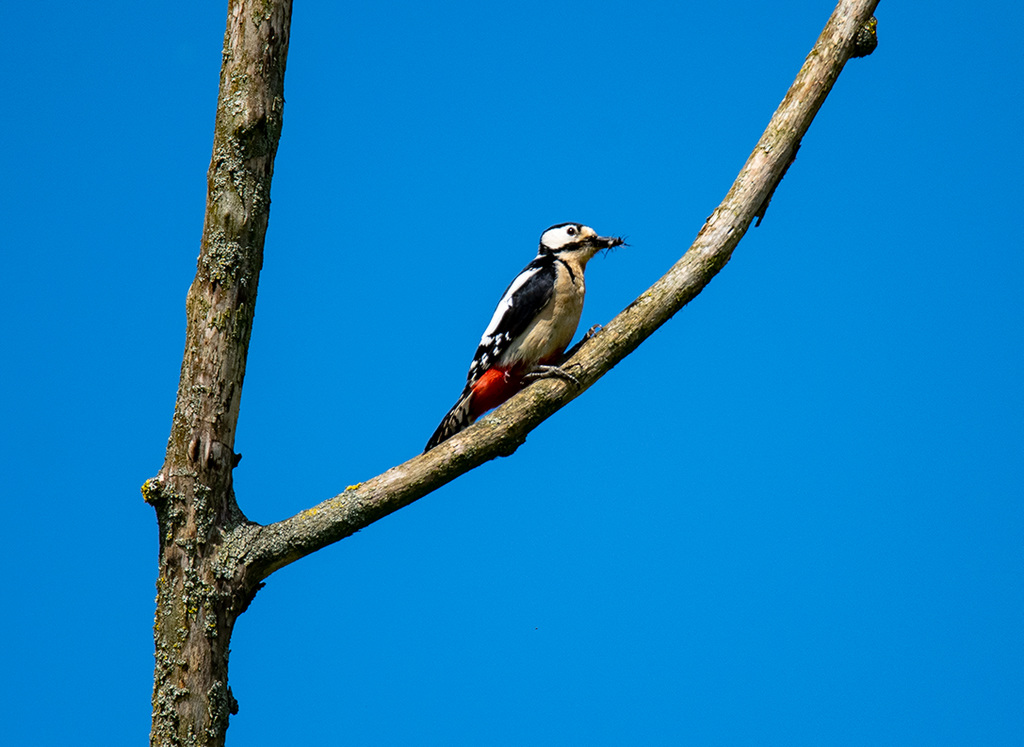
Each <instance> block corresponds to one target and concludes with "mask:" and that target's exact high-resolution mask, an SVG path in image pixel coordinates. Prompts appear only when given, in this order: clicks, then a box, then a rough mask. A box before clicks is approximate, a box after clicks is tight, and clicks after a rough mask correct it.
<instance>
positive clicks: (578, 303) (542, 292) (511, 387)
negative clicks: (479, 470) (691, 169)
mask: <svg viewBox="0 0 1024 747" xmlns="http://www.w3.org/2000/svg"><path fill="white" fill-rule="evenodd" d="M620 244H622V239H621V238H618V237H609V236H598V235H597V233H596V232H595V231H594V229H593V228H590V227H588V226H583V225H580V224H579V223H559V224H558V225H557V226H551V228H549V229H548V230H546V231H545V232H544V233H542V234H541V237H540V249H539V250H538V252H537V256H536V257H534V259H533V261H532V262H530V264H528V265H527V266H526V267H524V268H523V271H522V272H520V273H519V275H517V276H516V279H515V280H513V281H512V284H511V285H509V287H508V289H507V290H506V291H505V295H503V296H502V297H501V300H500V301H499V302H498V308H496V309H495V310H494V316H492V317H491V322H490V324H488V325H487V329H485V330H484V334H483V336H482V337H481V338H480V345H479V346H478V347H477V349H476V355H475V356H473V362H472V363H471V364H470V366H469V373H468V374H467V376H466V388H465V389H463V390H462V395H461V396H460V397H459V400H458V402H456V403H455V406H454V407H452V409H451V410H449V411H448V414H447V415H445V416H444V419H443V420H442V421H441V425H439V426H438V427H437V430H436V431H434V435H433V436H431V437H430V440H429V441H428V442H427V447H426V449H424V451H430V450H431V449H432V448H434V447H435V446H437V445H438V444H439V443H441V442H442V441H445V440H447V439H449V438H451V437H452V436H454V435H455V434H456V433H458V432H459V431H461V430H463V429H464V428H467V427H469V426H470V425H471V424H472V423H473V421H474V420H476V419H477V418H478V417H480V416H481V415H482V414H484V413H485V412H487V411H488V410H490V409H492V408H494V407H497V406H498V405H500V404H501V403H502V402H504V401H505V400H507V399H508V398H509V397H511V396H512V395H513V394H515V393H516V392H518V391H519V390H520V389H522V388H523V387H524V386H525V385H526V384H527V383H529V382H530V381H532V380H533V379H536V378H541V377H545V376H560V377H562V378H568V379H572V376H571V375H570V374H568V373H566V372H565V371H562V369H560V368H558V367H557V365H554V364H557V363H558V362H559V360H560V358H561V357H562V353H563V352H564V351H565V348H566V346H567V345H568V344H569V342H570V341H571V340H572V338H573V335H575V334H576V326H577V325H578V324H579V323H580V314H581V313H582V311H583V294H584V292H585V290H586V289H585V287H584V285H583V271H584V270H585V269H586V266H587V262H588V261H589V260H590V258H591V257H593V256H594V255H595V254H596V253H597V252H598V251H599V250H601V249H609V248H611V247H613V246H619V245H620Z"/></svg>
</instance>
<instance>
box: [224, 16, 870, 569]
mask: <svg viewBox="0 0 1024 747" xmlns="http://www.w3.org/2000/svg"><path fill="white" fill-rule="evenodd" d="M877 5H878V0H841V1H840V2H839V4H838V5H837V6H836V8H835V11H834V12H833V13H832V16H831V18H830V19H829V21H828V23H827V24H826V26H825V29H824V31H822V33H821V36H820V37H819V38H818V41H817V43H816V44H815V45H814V48H813V49H812V50H811V52H810V54H809V55H808V56H807V59H806V61H805V62H804V65H803V67H802V68H801V69H800V72H799V74H798V75H797V77H796V80H795V81H794V82H793V84H792V86H791V87H790V89H789V91H788V92H787V93H786V96H785V98H784V99H783V101H782V103H781V104H780V106H779V108H778V109H777V110H776V112H775V114H774V116H773V117H772V119H771V121H770V122H769V123H768V127H767V128H766V129H765V131H764V134H763V135H762V136H761V139H760V140H759V141H758V143H757V147H755V148H754V151H753V152H752V153H751V155H750V157H749V158H748V159H747V162H746V164H745V165H744V167H743V169H742V170H741V171H740V173H739V175H738V176H737V177H736V181H735V182H734V183H733V185H732V188H731V189H730V190H729V192H728V194H727V195H726V196H725V199H724V200H723V201H722V203H721V204H720V205H719V206H718V208H717V209H716V210H715V211H714V212H713V213H712V214H711V216H710V217H709V218H708V219H707V221H706V222H705V224H704V227H703V228H702V229H701V230H700V232H699V233H698V235H697V238H696V240H695V241H694V243H693V245H692V246H691V247H690V248H689V250H688V251H687V252H686V253H685V255H684V256H683V257H682V258H681V259H680V260H679V261H678V262H676V264H675V265H673V266H672V268H671V269H669V271H668V272H667V273H666V274H665V275H664V277H662V278H661V279H660V280H658V281H657V282H656V283H655V284H654V285H652V286H651V287H650V288H649V289H648V290H647V291H646V292H644V293H643V294H642V295H641V296H640V297H639V298H637V299H636V300H635V301H634V302H633V303H631V304H630V305H629V306H628V307H627V308H626V309H625V310H623V311H622V312H621V313H620V314H619V315H618V316H616V317H615V319H613V320H612V321H611V322H610V323H609V324H608V325H607V326H606V327H605V328H604V330H603V331H602V332H601V333H600V334H598V335H597V336H595V337H594V338H593V339H591V340H589V341H587V342H586V343H585V344H584V345H582V346H581V347H580V349H579V350H578V352H576V354H575V355H573V356H572V358H571V359H570V360H569V361H567V363H566V364H565V365H567V366H571V367H572V370H573V374H574V375H575V376H576V377H577V378H578V379H579V381H580V386H579V387H578V388H577V387H573V386H571V385H568V384H566V383H564V382H562V381H558V380H544V381H540V382H538V383H535V384H533V385H532V386H530V387H528V388H527V389H526V390H524V391H523V392H521V393H520V394H518V395H517V396H515V397H513V398H512V399H511V400H509V401H508V402H507V403H506V404H504V405H503V406H501V407H500V408H498V409H497V410H495V411H494V412H493V413H492V414H490V415H489V416H486V417H484V418H482V419H481V420H480V421H479V422H478V423H477V424H476V425H474V426H472V427H471V428H469V429H467V430H465V431H463V432H462V433H460V434H458V435H456V436H455V437H453V438H452V439H450V440H448V441H446V442H444V443H442V444H441V445H440V446H438V447H437V448H435V449H433V450H431V451H429V452H428V453H426V454H422V455H419V456H416V457H414V458H412V459H410V460H409V461H407V462H405V463H404V464H400V465H398V466H396V467H393V468H392V469H390V470H388V471H387V472H384V473H383V474H381V475H379V476H377V477H375V478H373V479H371V480H368V481H366V482H364V483H362V484H360V485H354V486H351V487H349V488H348V489H346V490H345V491H344V492H343V493H341V494H340V495H337V496H335V497H334V498H331V499H329V500H327V501H324V502H323V503H321V504H319V505H318V506H315V507H313V508H310V509H308V510H306V511H302V512H301V513H299V514H296V515H295V516H292V517H291V518H289V519H285V520H284V521H280V522H277V523H275V524H271V525H268V526H266V527H258V528H257V527H255V526H252V525H250V526H247V527H244V528H239V531H238V533H237V536H235V537H233V538H230V540H229V541H228V542H227V543H226V545H225V548H224V555H223V556H222V560H223V561H225V565H226V566H228V567H234V568H236V572H238V573H240V574H241V575H242V576H243V577H244V579H245V582H246V583H247V584H255V583H257V582H258V581H259V580H261V579H263V578H266V577H267V576H268V575H270V574H271V573H272V572H273V571H275V570H277V569H278V568H281V567H283V566H285V565H287V564H288V563H291V562H293V561H295V560H297V559H299V558H301V557H303V556H305V555H307V554H309V553H311V552H314V551H316V550H318V549H320V548H322V547H324V546H325V545H328V544H331V543H333V542H336V541H338V540H340V539H342V538H344V537H347V536H349V535H351V534H352V533H354V532H356V531H358V530H359V529H362V528H364V527H366V526H368V525H369V524H371V523H373V522H374V521H376V520H378V519H380V518H382V517H383V516H386V515H388V514H390V513H392V512H393V511H396V510H398V509H400V508H402V507H404V506H406V505H408V504H410V503H412V502H413V501H415V500H417V499H418V498H421V497H423V496H424V495H426V494H427V493H430V492H431V491H433V490H435V489H437V488H439V487H441V486H442V485H444V484H446V483H448V482H450V481H451V480H453V479H455V478H456V477H458V476H459V475H462V474H464V473H465V472H468V471H469V470H471V469H473V468H474V467H477V466H479V465H480V464H482V463H484V462H486V461H488V460H490V459H493V458H495V457H497V456H507V455H509V454H512V453H513V452H514V451H515V450H516V448H518V446H519V445H520V444H522V443H523V442H524V441H525V439H526V436H527V434H528V433H529V432H530V431H531V430H533V428H535V427H536V426H537V425H538V424H540V423H541V422H543V421H544V420H545V419H546V418H548V417H549V416H550V415H551V414H552V413H554V412H556V411H557V410H559V409H561V408H562V407H564V406H565V405H566V404H568V403H569V402H570V401H572V400H573V399H575V398H576V397H578V396H579V395H580V394H582V393H583V392H584V391H585V390H586V389H587V388H589V387H590V386H591V385H592V384H593V383H594V382H595V381H597V379H599V378H600V377H601V376H603V375H604V374H605V373H607V372H608V371H609V370H611V369H612V367H613V366H615V364H617V363H618V362H619V361H620V360H622V359H623V358H624V357H625V356H627V355H629V353H631V352H632V351H633V350H635V349H636V347H637V346H638V345H639V344H640V343H641V342H643V341H644V340H645V339H647V338H648V337H649V336H650V335H651V334H653V333H654V331H655V330H656V329H658V327H660V326H661V325H662V324H664V323H665V322H666V321H668V320H669V319H670V318H672V316H673V315H674V314H675V313H676V312H678V311H679V310H680V309H682V307H683V306H685V305H686V304H687V303H688V302H689V301H690V300H692V299H693V298H694V297H695V296H696V295H697V294H698V293H700V291H701V290H702V289H703V288H704V287H705V286H706V285H707V284H708V283H709V282H710V281H711V279H712V278H713V277H714V276H715V275H716V274H717V273H718V271H719V270H721V269H722V267H724V266H725V264H726V263H727V262H728V261H729V258H730V257H731V255H732V252H733V250H734V249H735V248H736V245H737V244H738V243H739V241H740V239H741V238H742V237H743V235H744V234H745V233H746V231H747V228H748V227H749V226H750V223H751V221H752V220H753V219H754V218H755V217H757V216H760V215H763V213H764V210H765V209H766V208H767V204H768V202H769V200H770V198H771V196H772V194H773V193H774V191H775V189H776V187H777V186H778V184H779V182H780V181H781V179H782V177H783V175H784V174H785V171H786V169H787V168H788V166H789V164H790V163H791V161H792V160H793V158H794V156H795V153H796V150H797V148H798V147H799V145H800V141H801V138H802V137H803V136H804V133H806V132H807V129H808V127H809V126H810V124H811V121H812V120H813V119H814V116H815V114H816V113H817V111H818V109H819V108H820V107H821V105H822V103H823V102H824V100H825V97H826V96H827V95H828V93H829V91H830V90H831V89H832V85H833V84H834V83H835V80H836V78H837V77H838V76H839V73H840V72H841V71H842V69H843V66H844V65H845V64H846V62H847V60H848V59H850V57H851V56H860V55H863V54H867V53H869V52H870V50H871V49H873V48H874V47H873V46H871V42H872V41H874V31H875V27H874V23H873V20H872V22H871V23H869V19H871V18H872V13H873V12H874V10H875V7H876V6H877ZM865 34H867V41H865Z"/></svg>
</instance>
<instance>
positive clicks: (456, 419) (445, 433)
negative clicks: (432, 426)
mask: <svg viewBox="0 0 1024 747" xmlns="http://www.w3.org/2000/svg"><path fill="white" fill-rule="evenodd" d="M474 396H475V395H474V393H473V390H472V389H468V388H467V389H466V391H464V392H463V393H462V396H461V397H459V401H458V402H456V403H455V406H454V407H452V409H450V410H449V411H448V414H447V415H445V416H444V418H443V419H442V420H441V425H439V426H437V430H436V431H434V435H433V436H431V437H430V440H429V441H427V447H426V448H425V449H423V452H424V453H426V452H428V451H430V450H431V449H433V448H434V447H435V446H437V445H438V444H439V443H441V442H442V441H447V440H448V439H449V438H451V437H452V436H454V435H455V434H456V433H458V432H459V431H462V430H465V429H466V428H468V427H469V426H471V425H472V424H473V421H474V420H475V419H476V418H475V417H474V416H473V399H474Z"/></svg>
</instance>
